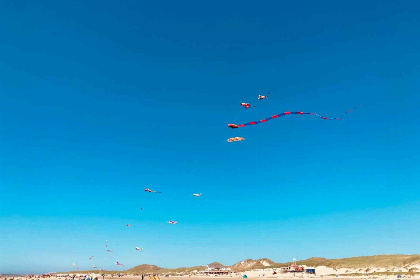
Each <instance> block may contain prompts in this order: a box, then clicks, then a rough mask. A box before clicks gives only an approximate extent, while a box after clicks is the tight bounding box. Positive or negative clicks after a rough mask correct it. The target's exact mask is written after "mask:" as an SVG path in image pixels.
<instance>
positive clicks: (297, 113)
mask: <svg viewBox="0 0 420 280" xmlns="http://www.w3.org/2000/svg"><path fill="white" fill-rule="evenodd" d="M350 112H352V110H350V111H347V112H346V113H350ZM286 115H311V116H317V117H319V118H321V119H323V120H336V121H341V120H342V119H343V116H341V117H339V118H327V117H323V116H321V115H318V114H316V113H305V112H299V111H298V112H283V113H280V114H277V115H274V116H271V117H268V118H266V119H262V120H260V121H253V122H249V123H244V124H233V123H230V124H228V127H230V128H232V129H234V128H238V127H245V126H248V125H254V124H259V123H264V122H266V121H269V120H272V119H277V118H279V117H283V116H286ZM228 141H229V140H228Z"/></svg>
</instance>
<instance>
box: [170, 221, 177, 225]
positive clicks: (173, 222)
mask: <svg viewBox="0 0 420 280" xmlns="http://www.w3.org/2000/svg"><path fill="white" fill-rule="evenodd" d="M177 223H178V222H175V221H169V222H168V224H171V225H176V224H177Z"/></svg>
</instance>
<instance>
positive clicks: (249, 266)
mask: <svg viewBox="0 0 420 280" xmlns="http://www.w3.org/2000/svg"><path fill="white" fill-rule="evenodd" d="M213 264H218V265H221V266H223V265H222V264H220V263H213ZM291 264H292V262H287V263H276V262H274V261H272V260H270V259H267V258H264V259H259V260H252V259H247V260H244V261H240V262H238V263H235V264H234V265H231V266H225V267H230V268H231V269H232V271H233V272H243V271H251V270H255V269H271V268H279V267H287V266H290V265H291ZM297 264H298V265H303V266H306V267H314V268H318V269H317V271H319V272H322V271H324V272H325V274H334V273H340V274H349V273H353V274H354V273H366V272H370V273H376V272H399V271H400V272H404V271H407V272H410V271H411V272H420V271H419V267H420V254H417V255H376V256H362V257H352V258H343V259H326V258H318V257H313V258H309V259H306V260H301V261H298V262H297ZM205 268H206V266H194V267H179V268H175V269H170V268H161V267H158V266H156V265H149V264H142V265H138V266H135V267H133V268H130V269H128V270H125V271H104V272H103V273H114V274H115V273H124V274H148V273H152V274H179V273H183V274H190V273H191V272H194V271H201V270H204V269H205ZM88 272H90V273H92V272H96V273H98V271H97V270H96V271H74V272H69V273H88ZM317 273H318V272H317Z"/></svg>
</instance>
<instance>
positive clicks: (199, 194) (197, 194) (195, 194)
mask: <svg viewBox="0 0 420 280" xmlns="http://www.w3.org/2000/svg"><path fill="white" fill-rule="evenodd" d="M193 196H194V197H197V196H202V194H201V193H193Z"/></svg>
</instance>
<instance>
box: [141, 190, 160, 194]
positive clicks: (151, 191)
mask: <svg viewBox="0 0 420 280" xmlns="http://www.w3.org/2000/svg"><path fill="white" fill-rule="evenodd" d="M144 191H145V192H150V193H161V192H158V191H153V190H151V189H144Z"/></svg>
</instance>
